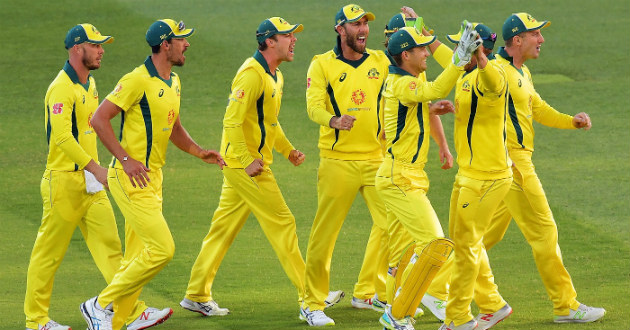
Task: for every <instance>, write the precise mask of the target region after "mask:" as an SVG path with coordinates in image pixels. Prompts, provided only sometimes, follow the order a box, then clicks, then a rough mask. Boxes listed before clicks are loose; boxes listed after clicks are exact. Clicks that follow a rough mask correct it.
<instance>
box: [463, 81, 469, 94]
mask: <svg viewBox="0 0 630 330" xmlns="http://www.w3.org/2000/svg"><path fill="white" fill-rule="evenodd" d="M462 90H463V91H464V92H470V83H469V82H468V80H466V81H464V83H463V84H462Z"/></svg>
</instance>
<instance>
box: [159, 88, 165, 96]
mask: <svg viewBox="0 0 630 330" xmlns="http://www.w3.org/2000/svg"><path fill="white" fill-rule="evenodd" d="M162 95H164V89H163V88H160V92H159V93H158V97H162Z"/></svg>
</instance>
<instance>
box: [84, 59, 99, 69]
mask: <svg viewBox="0 0 630 330" xmlns="http://www.w3.org/2000/svg"><path fill="white" fill-rule="evenodd" d="M81 62H83V66H85V67H86V68H87V69H88V70H96V69H98V68H100V67H101V64H100V63H98V61H96V60H94V61H90V59H89V58H87V57H85V56H83V59H81Z"/></svg>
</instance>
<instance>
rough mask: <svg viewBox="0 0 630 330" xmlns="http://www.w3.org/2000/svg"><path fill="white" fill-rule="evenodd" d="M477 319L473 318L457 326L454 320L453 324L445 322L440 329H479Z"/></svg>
mask: <svg viewBox="0 0 630 330" xmlns="http://www.w3.org/2000/svg"><path fill="white" fill-rule="evenodd" d="M477 325H478V324H477V321H476V320H475V319H472V320H470V321H468V322H466V323H464V324H460V325H458V326H455V325H454V324H453V322H451V324H449V325H446V324H444V323H442V326H441V327H440V328H439V329H438V330H473V329H475V330H476V329H478V328H477Z"/></svg>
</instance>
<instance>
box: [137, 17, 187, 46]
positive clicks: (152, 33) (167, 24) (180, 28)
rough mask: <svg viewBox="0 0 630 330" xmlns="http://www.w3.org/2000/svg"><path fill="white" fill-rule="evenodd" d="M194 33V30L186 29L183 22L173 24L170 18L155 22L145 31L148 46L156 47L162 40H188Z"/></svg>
mask: <svg viewBox="0 0 630 330" xmlns="http://www.w3.org/2000/svg"><path fill="white" fill-rule="evenodd" d="M193 33H195V29H194V28H192V29H187V28H186V24H184V21H179V23H177V22H175V21H174V20H172V19H170V18H166V19H161V20H157V21H155V22H154V23H153V24H151V26H149V29H148V30H147V36H146V38H147V42H148V43H149V46H151V47H153V46H157V45H159V44H161V43H162V41H164V40H171V39H173V38H175V39H182V38H188V37H190V36H191V35H193Z"/></svg>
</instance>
